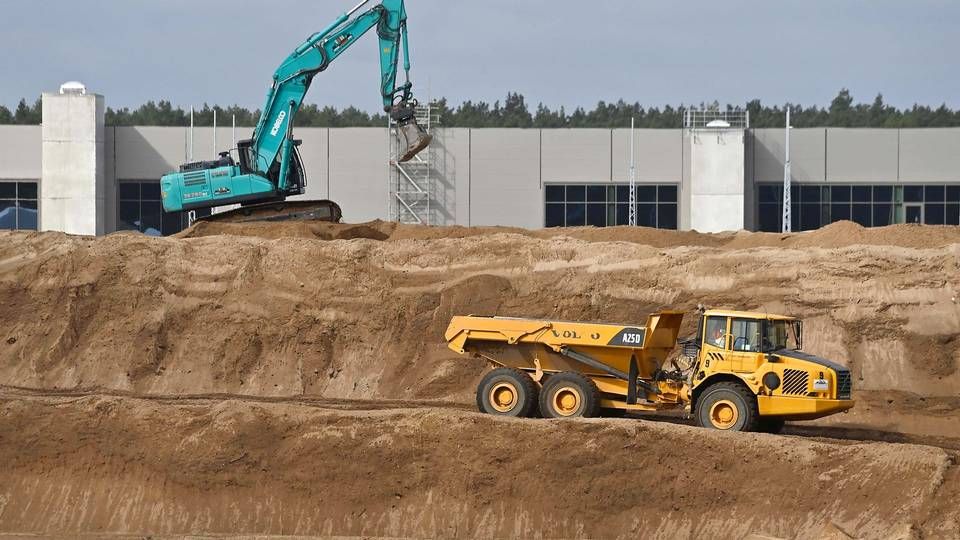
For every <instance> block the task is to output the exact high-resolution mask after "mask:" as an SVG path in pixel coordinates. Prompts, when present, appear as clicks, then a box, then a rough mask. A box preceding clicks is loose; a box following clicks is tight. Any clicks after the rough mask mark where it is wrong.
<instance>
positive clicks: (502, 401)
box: [489, 382, 520, 413]
mask: <svg viewBox="0 0 960 540" xmlns="http://www.w3.org/2000/svg"><path fill="white" fill-rule="evenodd" d="M519 395H520V393H519V392H518V391H517V387H516V386H514V385H512V384H510V383H507V382H502V383H498V384H496V385H494V387H493V388H491V389H490V396H489V397H490V406H491V407H493V408H494V409H496V411H497V412H502V413H505V412H510V411H512V410H513V408H514V407H516V405H517V401H518V399H519Z"/></svg>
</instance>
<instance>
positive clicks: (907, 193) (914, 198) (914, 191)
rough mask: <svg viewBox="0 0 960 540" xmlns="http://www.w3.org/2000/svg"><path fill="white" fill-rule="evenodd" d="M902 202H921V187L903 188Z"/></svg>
mask: <svg viewBox="0 0 960 540" xmlns="http://www.w3.org/2000/svg"><path fill="white" fill-rule="evenodd" d="M884 201H886V199H884ZM903 202H923V186H903Z"/></svg>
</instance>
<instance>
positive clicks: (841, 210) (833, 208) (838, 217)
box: [830, 203, 850, 223]
mask: <svg viewBox="0 0 960 540" xmlns="http://www.w3.org/2000/svg"><path fill="white" fill-rule="evenodd" d="M845 219H846V220H848V219H850V205H849V204H837V203H833V204H831V205H830V222H831V223H832V222H834V221H842V220H845Z"/></svg>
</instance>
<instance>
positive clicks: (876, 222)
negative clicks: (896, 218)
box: [873, 203, 893, 227]
mask: <svg viewBox="0 0 960 540" xmlns="http://www.w3.org/2000/svg"><path fill="white" fill-rule="evenodd" d="M892 223H893V205H892V204H877V203H874V205H873V226H874V227H883V226H884V225H891V224H892Z"/></svg>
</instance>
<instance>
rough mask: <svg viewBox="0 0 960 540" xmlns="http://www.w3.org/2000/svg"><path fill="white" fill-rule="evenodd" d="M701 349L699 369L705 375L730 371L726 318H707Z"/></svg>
mask: <svg viewBox="0 0 960 540" xmlns="http://www.w3.org/2000/svg"><path fill="white" fill-rule="evenodd" d="M702 338H703V347H702V349H701V358H702V360H701V369H703V371H705V372H706V373H716V372H718V371H732V368H733V366H732V364H731V358H730V357H729V351H730V344H731V341H730V319H729V318H728V317H719V316H711V317H707V320H706V322H705V324H704V325H703V336H702Z"/></svg>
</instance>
